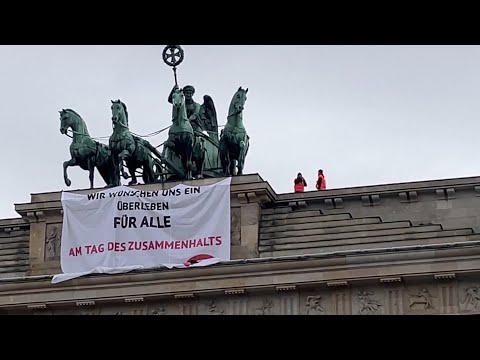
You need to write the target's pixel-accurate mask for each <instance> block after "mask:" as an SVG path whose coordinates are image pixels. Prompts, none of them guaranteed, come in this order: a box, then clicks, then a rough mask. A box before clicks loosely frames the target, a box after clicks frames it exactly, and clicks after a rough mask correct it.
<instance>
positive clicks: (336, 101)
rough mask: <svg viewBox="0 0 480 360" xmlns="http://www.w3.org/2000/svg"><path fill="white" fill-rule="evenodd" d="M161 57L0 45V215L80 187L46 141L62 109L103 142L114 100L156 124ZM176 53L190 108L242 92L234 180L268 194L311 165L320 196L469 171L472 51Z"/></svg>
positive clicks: (54, 139) (82, 177) (162, 121)
mask: <svg viewBox="0 0 480 360" xmlns="http://www.w3.org/2000/svg"><path fill="white" fill-rule="evenodd" d="M163 47H164V46H99V45H97V46H0V99H1V100H2V106H1V107H0V130H1V134H2V135H3V136H2V140H1V142H0V151H1V154H2V160H1V162H2V176H1V177H0V185H1V187H2V201H1V202H0V218H8V217H17V216H18V215H17V214H16V212H15V211H14V203H22V202H28V201H29V200H30V193H37V192H47V191H58V190H66V189H71V190H72V189H78V188H87V187H88V173H87V172H84V171H82V170H81V169H80V168H78V167H76V168H69V175H70V179H71V180H72V186H71V187H70V188H67V187H66V186H65V184H64V182H63V176H62V163H63V162H64V161H65V160H68V159H70V155H69V150H68V148H69V146H70V142H71V139H70V138H67V137H66V136H64V135H61V134H60V132H59V125H60V121H59V114H58V111H59V110H61V109H62V108H72V109H74V110H75V111H77V112H78V113H79V114H80V115H81V116H82V118H83V119H84V120H85V121H86V123H87V125H88V129H89V131H90V134H91V136H93V137H100V136H109V135H111V132H112V130H111V110H110V105H111V103H110V100H115V99H119V98H120V99H121V100H122V101H123V102H125V103H126V104H127V107H128V112H129V118H130V129H131V130H132V131H134V132H136V133H138V134H148V133H151V132H153V131H155V130H158V129H160V128H163V127H165V126H168V125H169V124H170V116H171V106H172V105H171V104H169V103H168V102H167V96H168V94H169V91H170V90H171V88H172V86H173V81H174V80H173V72H172V70H171V68H169V67H168V66H167V65H165V64H164V63H163V61H162V59H161V53H162V50H163ZM183 48H184V50H185V59H184V62H183V63H182V64H181V65H180V66H179V69H178V80H179V83H180V85H181V86H184V85H187V84H192V85H194V86H195V88H196V93H195V96H194V98H195V100H196V101H197V102H200V103H202V101H203V100H202V98H203V95H204V94H209V95H210V96H212V97H213V100H214V102H215V106H216V108H217V113H218V119H219V124H222V125H223V124H224V123H225V122H226V115H227V110H228V106H229V104H230V100H231V98H232V96H233V94H234V93H235V91H236V90H237V89H238V87H239V86H240V85H241V86H243V87H248V88H249V92H248V100H247V103H246V108H245V111H244V124H245V127H246V129H247V132H248V133H249V135H250V138H251V146H250V150H249V154H248V156H247V160H246V166H245V173H259V174H260V175H261V176H262V177H263V178H264V179H265V180H267V181H268V182H269V183H270V184H271V185H272V186H273V188H274V189H275V191H276V192H277V193H283V192H291V191H292V190H293V179H294V177H295V176H296V174H297V172H299V171H301V172H302V173H303V174H304V176H305V178H306V180H307V182H308V187H307V190H314V183H315V180H316V173H317V169H319V168H323V169H324V171H325V175H326V177H327V185H328V188H342V187H350V186H361V185H374V184H383V183H395V182H405V181H416V180H429V179H441V178H451V177H463V176H476V175H478V174H479V171H478V169H479V166H478V165H477V163H476V161H475V160H474V159H475V158H476V157H477V156H476V154H477V147H476V141H475V138H476V137H478V134H479V133H480V132H479V130H480V126H479V125H478V123H479V119H480V106H479V101H478V100H479V99H480V46H259V45H257V46H183ZM165 138H166V133H163V134H161V135H159V136H157V137H154V138H150V139H149V140H150V142H151V143H152V144H153V145H158V144H160V143H162V142H163V141H164V140H165ZM95 179H96V180H95V183H96V186H103V183H102V180H101V177H100V176H99V175H98V173H96V176H95ZM124 183H125V184H126V183H127V182H126V181H124Z"/></svg>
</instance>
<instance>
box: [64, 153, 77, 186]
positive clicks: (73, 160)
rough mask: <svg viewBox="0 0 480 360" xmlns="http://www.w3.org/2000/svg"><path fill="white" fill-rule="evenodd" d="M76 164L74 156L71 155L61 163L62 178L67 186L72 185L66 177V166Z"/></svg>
mask: <svg viewBox="0 0 480 360" xmlns="http://www.w3.org/2000/svg"><path fill="white" fill-rule="evenodd" d="M76 165H77V162H76V161H75V158H73V157H72V158H71V159H70V160H68V161H65V162H64V163H63V179H64V180H65V185H67V186H70V185H72V182H71V181H70V179H69V178H68V174H67V168H68V167H69V166H76Z"/></svg>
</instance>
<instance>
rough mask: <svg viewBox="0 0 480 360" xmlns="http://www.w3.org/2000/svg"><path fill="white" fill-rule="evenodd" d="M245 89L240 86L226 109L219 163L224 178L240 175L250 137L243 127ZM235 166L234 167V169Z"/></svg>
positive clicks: (245, 99) (246, 90)
mask: <svg viewBox="0 0 480 360" xmlns="http://www.w3.org/2000/svg"><path fill="white" fill-rule="evenodd" d="M247 92H248V88H247V89H242V87H241V86H240V87H239V88H238V90H237V92H236V93H235V94H234V95H233V98H232V101H231V102H230V107H229V109H228V117H227V125H225V128H224V129H223V131H222V134H221V137H220V161H221V163H222V169H223V174H224V175H225V176H234V175H242V174H243V167H244V165H245V158H246V156H247V153H248V147H249V140H250V137H249V136H248V135H247V131H246V130H245V127H244V126H243V109H244V108H245V102H246V101H247ZM235 165H236V167H235Z"/></svg>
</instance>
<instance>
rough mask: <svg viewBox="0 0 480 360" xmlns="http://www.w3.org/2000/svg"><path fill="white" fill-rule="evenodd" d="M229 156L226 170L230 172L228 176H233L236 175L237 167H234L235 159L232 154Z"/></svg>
mask: <svg viewBox="0 0 480 360" xmlns="http://www.w3.org/2000/svg"><path fill="white" fill-rule="evenodd" d="M230 155H231V154H230ZM229 158H230V159H229V162H228V167H229V170H228V172H229V173H230V176H235V175H237V169H236V167H235V165H236V164H235V162H236V160H235V158H234V157H233V156H229Z"/></svg>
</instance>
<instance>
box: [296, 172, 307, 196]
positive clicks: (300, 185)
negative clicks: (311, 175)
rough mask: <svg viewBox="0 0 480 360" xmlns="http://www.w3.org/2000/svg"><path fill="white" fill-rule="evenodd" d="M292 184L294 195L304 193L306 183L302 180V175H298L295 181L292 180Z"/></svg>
mask: <svg viewBox="0 0 480 360" xmlns="http://www.w3.org/2000/svg"><path fill="white" fill-rule="evenodd" d="M293 184H294V187H293V189H294V190H295V192H296V193H297V192H304V191H305V187H306V186H307V182H306V181H305V179H304V178H303V176H302V173H298V175H297V178H296V179H295V180H293Z"/></svg>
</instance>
